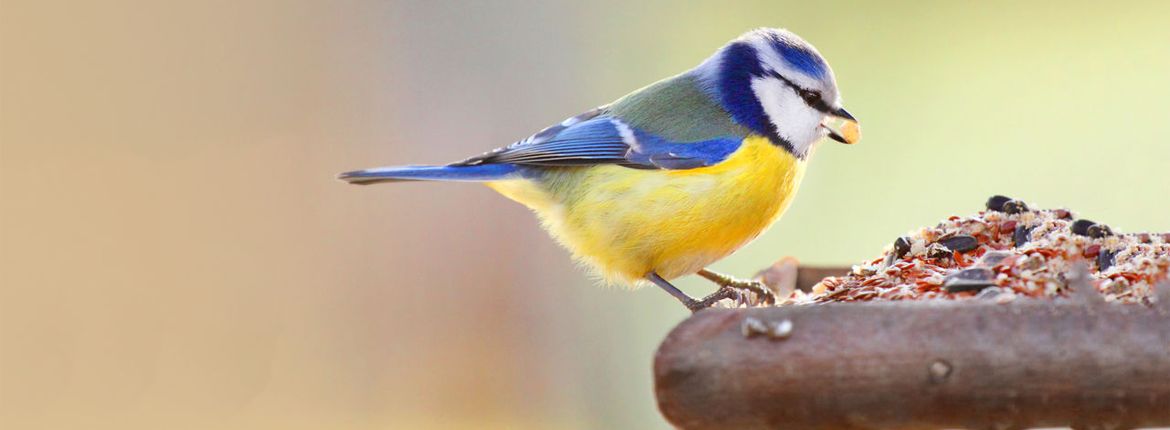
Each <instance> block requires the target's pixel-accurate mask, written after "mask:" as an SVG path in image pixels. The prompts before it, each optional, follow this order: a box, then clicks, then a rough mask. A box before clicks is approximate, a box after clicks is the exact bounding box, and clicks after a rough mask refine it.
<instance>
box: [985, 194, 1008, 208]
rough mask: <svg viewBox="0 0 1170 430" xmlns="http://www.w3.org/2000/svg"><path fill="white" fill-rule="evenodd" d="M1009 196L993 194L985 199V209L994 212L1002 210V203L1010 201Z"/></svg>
mask: <svg viewBox="0 0 1170 430" xmlns="http://www.w3.org/2000/svg"><path fill="white" fill-rule="evenodd" d="M1011 199H1012V198H1011V197H1007V196H1000V195H994V196H991V198H989V199H987V209H988V210H993V211H996V212H1003V204H1004V203H1007V202H1009V201H1011Z"/></svg>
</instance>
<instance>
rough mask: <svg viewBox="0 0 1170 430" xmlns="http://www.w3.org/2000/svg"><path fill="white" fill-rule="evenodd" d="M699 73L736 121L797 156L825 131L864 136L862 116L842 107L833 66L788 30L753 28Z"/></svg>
mask: <svg viewBox="0 0 1170 430" xmlns="http://www.w3.org/2000/svg"><path fill="white" fill-rule="evenodd" d="M696 72H697V73H698V74H699V76H700V79H701V80H702V82H703V85H704V87H706V89H707V90H708V92H709V93H710V94H712V95H713V96H714V97H715V98H716V99H717V100H718V101H719V103H720V104H721V105H722V106H723V108H724V109H726V110H727V112H729V113H730V114H731V116H732V117H733V119H734V120H735V122H737V123H739V124H740V125H742V126H744V127H747V128H748V129H750V130H751V131H752V132H755V133H758V134H761V135H764V136H768V137H769V138H770V139H771V140H772V141H773V142H774V143H776V144H777V145H780V146H783V147H784V148H785V149H787V150H789V151H790V152H792V153H793V154H795V155H796V156H797V157H801V158H803V157H805V156H806V155H807V154H808V151H809V148H811V147H812V145H813V144H814V143H816V142H817V141H818V140H820V138H821V137H824V136H828V137H830V138H832V139H833V140H836V141H838V142H841V143H847V144H852V143H855V142H857V140H858V139H860V131H859V129H858V125H857V120H856V119H855V118H853V116H852V115H850V114H849V112H847V111H846V110H845V109H844V108H843V107H842V106H841V94H840V93H839V92H838V91H837V81H836V78H834V76H833V69H831V68H829V64H828V63H826V62H825V59H824V58H823V57H821V54H820V53H819V52H817V50H816V48H814V47H813V46H812V45H810V44H809V43H808V42H805V41H804V39H801V38H800V37H799V36H797V35H795V34H793V33H792V32H790V31H788V30H781V29H773V28H761V29H757V30H753V31H750V32H748V33H746V34H744V35H743V36H740V37H739V38H738V39H735V40H733V41H731V42H730V43H728V44H727V45H725V46H724V47H723V48H720V49H719V51H718V52H716V53H715V55H713V56H711V58H709V59H707V61H705V62H703V64H702V65H700V66H699V67H698V68H697V69H696ZM834 122H835V123H839V124H840V126H834V125H832V124H831V123H834Z"/></svg>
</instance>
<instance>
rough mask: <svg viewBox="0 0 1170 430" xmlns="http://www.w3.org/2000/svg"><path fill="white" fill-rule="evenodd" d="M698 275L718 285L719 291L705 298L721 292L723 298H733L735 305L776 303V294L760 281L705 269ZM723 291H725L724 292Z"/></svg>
mask: <svg viewBox="0 0 1170 430" xmlns="http://www.w3.org/2000/svg"><path fill="white" fill-rule="evenodd" d="M699 275H700V276H702V277H704V278H707V279H708V280H710V281H711V282H714V283H716V284H718V285H719V291H716V292H715V294H712V295H710V296H708V297H707V298H711V297H714V296H716V295H719V294H721V293H722V294H723V295H726V297H723V298H731V299H735V302H736V304H737V305H746V306H759V305H772V304H775V303H776V295H775V294H773V293H772V290H771V289H769V288H768V286H767V285H766V284H764V283H763V282H762V281H758V280H754V279H752V280H748V279H738V278H734V277H731V276H727V275H724V274H721V273H715V272H712V271H709V270H706V269H704V270H703V271H701V272H699ZM725 291H726V293H724V292H725ZM707 298H704V299H703V300H700V301H699V302H704V301H706V300H707ZM719 300H720V299H717V300H715V301H719Z"/></svg>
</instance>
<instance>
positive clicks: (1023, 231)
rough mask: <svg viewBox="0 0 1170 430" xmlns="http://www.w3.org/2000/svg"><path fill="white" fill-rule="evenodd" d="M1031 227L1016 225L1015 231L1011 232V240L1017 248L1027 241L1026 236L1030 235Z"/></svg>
mask: <svg viewBox="0 0 1170 430" xmlns="http://www.w3.org/2000/svg"><path fill="white" fill-rule="evenodd" d="M1033 228H1034V227H1024V226H1022V225H1018V226H1016V231H1015V232H1012V242H1013V243H1015V245H1016V247H1017V248H1018V247H1021V246H1024V244H1025V243H1028V238H1030V237H1032V229H1033Z"/></svg>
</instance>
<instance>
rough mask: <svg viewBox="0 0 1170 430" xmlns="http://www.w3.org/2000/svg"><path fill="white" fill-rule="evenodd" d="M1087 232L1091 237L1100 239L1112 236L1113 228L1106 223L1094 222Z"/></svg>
mask: <svg viewBox="0 0 1170 430" xmlns="http://www.w3.org/2000/svg"><path fill="white" fill-rule="evenodd" d="M1085 233H1086V234H1088V235H1089V237H1093V238H1098V239H1100V238H1102V237H1108V236H1112V235H1113V229H1110V228H1109V226H1107V225H1105V224H1094V225H1091V226H1089V228H1087V229H1085Z"/></svg>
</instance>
